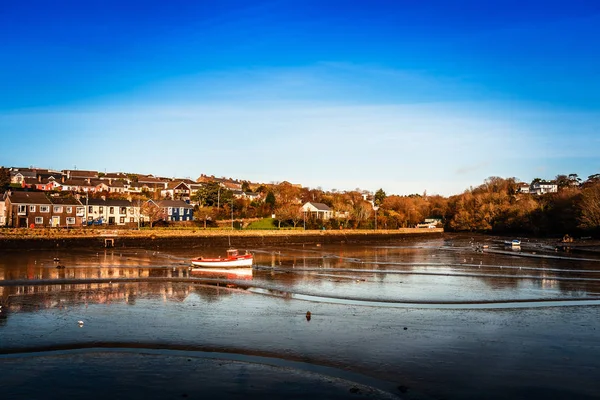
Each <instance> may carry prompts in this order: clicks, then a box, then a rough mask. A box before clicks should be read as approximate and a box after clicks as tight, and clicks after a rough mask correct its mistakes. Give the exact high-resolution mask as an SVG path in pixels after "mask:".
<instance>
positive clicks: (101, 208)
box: [99, 206, 104, 214]
mask: <svg viewBox="0 0 600 400" xmlns="http://www.w3.org/2000/svg"><path fill="white" fill-rule="evenodd" d="M99 209H100V214H102V213H104V207H102V206H100V207H99Z"/></svg>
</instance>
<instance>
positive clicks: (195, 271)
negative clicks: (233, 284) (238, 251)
mask: <svg viewBox="0 0 600 400" xmlns="http://www.w3.org/2000/svg"><path fill="white" fill-rule="evenodd" d="M252 274H253V270H252V268H192V269H190V276H191V277H193V278H199V277H205V278H219V279H227V280H252Z"/></svg>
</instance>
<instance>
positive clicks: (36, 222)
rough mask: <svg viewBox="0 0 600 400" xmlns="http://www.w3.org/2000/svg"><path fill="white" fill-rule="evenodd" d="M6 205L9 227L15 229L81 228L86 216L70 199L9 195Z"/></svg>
mask: <svg viewBox="0 0 600 400" xmlns="http://www.w3.org/2000/svg"><path fill="white" fill-rule="evenodd" d="M4 202H5V209H6V225H7V226H9V227H12V228H27V227H29V228H45V227H57V228H58V227H61V228H62V227H71V226H81V224H82V223H83V220H84V217H85V207H84V206H83V205H82V204H81V202H80V201H79V200H77V199H76V198H74V197H71V196H67V197H64V196H52V195H48V194H46V193H43V192H7V193H6V194H5V195H4Z"/></svg>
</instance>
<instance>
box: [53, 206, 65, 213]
mask: <svg viewBox="0 0 600 400" xmlns="http://www.w3.org/2000/svg"><path fill="white" fill-rule="evenodd" d="M62 211H63V210H62V207H61V206H54V212H55V213H61V212H62Z"/></svg>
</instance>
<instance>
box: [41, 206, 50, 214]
mask: <svg viewBox="0 0 600 400" xmlns="http://www.w3.org/2000/svg"><path fill="white" fill-rule="evenodd" d="M40 212H43V213H47V212H50V206H40Z"/></svg>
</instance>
